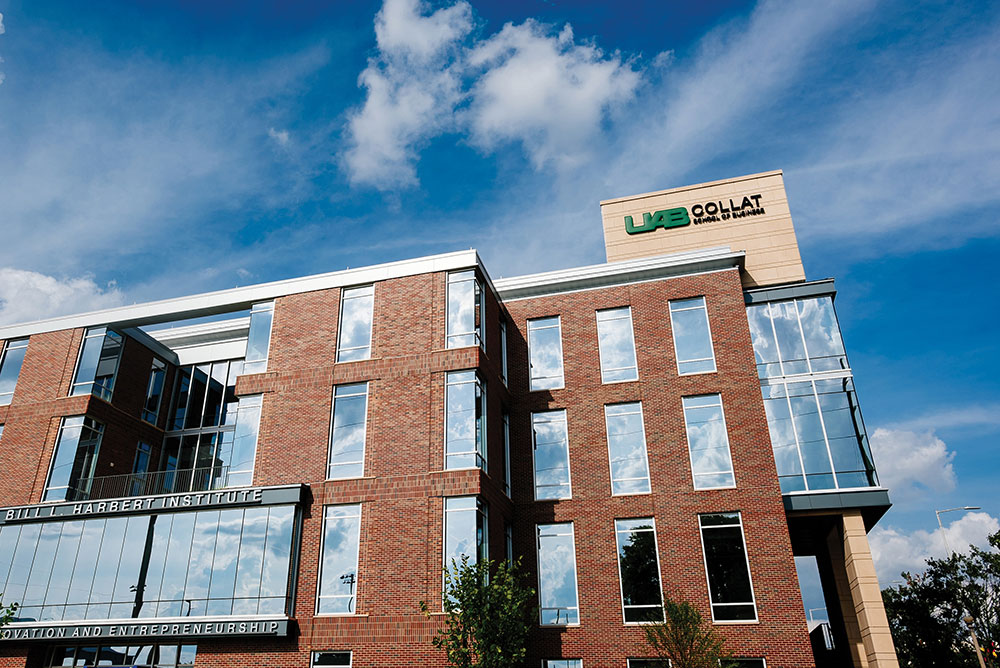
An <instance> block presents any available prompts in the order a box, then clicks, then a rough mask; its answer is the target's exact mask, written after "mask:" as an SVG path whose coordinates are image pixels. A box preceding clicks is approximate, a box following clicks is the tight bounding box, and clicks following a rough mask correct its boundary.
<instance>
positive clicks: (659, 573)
mask: <svg viewBox="0 0 1000 668" xmlns="http://www.w3.org/2000/svg"><path fill="white" fill-rule="evenodd" d="M646 519H649V523H650V524H651V525H652V527H653V528H652V529H651V530H650V531H651V532H652V534H653V548H654V550H655V551H656V576H657V579H658V580H659V581H660V592H659V593H660V605H659V608H660V611H661V613H662V611H663V564H662V563H661V562H660V541H659V539H658V538H657V535H656V519H655V518H654V517H652V516H650V517H649V518H646V517H619V518H615V520H614V522H615V524H614V526H615V561H616V563H617V564H618V596H619V600H620V601H621V604H622V623H624V624H625V626H648V625H649V624H662V623H663V619H662V618H661V619H660V620H649V621H645V622H642V621H640V622H630V621H628V620H627V619H626V617H625V582H624V581H623V580H622V555H621V550H619V549H618V534H619V533H625V532H622V531H619V530H618V523H619V522H621V521H629V520H632V521H635V520H646ZM629 533H631V531H629ZM630 607H633V608H635V607H641V606H634V605H633V606H630ZM644 607H652V606H644Z"/></svg>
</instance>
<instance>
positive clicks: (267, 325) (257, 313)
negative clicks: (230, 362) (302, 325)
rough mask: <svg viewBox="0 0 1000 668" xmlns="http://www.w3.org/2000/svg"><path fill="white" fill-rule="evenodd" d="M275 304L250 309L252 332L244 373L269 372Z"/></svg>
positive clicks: (248, 339) (258, 305)
mask: <svg viewBox="0 0 1000 668" xmlns="http://www.w3.org/2000/svg"><path fill="white" fill-rule="evenodd" d="M273 318H274V302H263V303H260V304H254V305H253V307H252V308H251V309H250V332H249V334H248V335H247V353H246V357H245V358H244V359H245V365H244V367H243V373H263V372H264V371H267V350H268V348H269V347H270V345H271V321H272V320H273Z"/></svg>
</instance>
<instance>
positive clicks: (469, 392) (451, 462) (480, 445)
mask: <svg viewBox="0 0 1000 668" xmlns="http://www.w3.org/2000/svg"><path fill="white" fill-rule="evenodd" d="M475 466H478V467H479V468H481V469H483V470H484V471H485V470H486V382H485V381H483V380H482V379H480V378H479V376H478V375H477V374H476V372H475V371H452V372H450V373H448V374H446V376H445V444H444V467H445V469H463V468H472V467H475Z"/></svg>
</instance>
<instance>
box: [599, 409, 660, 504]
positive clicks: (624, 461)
mask: <svg viewBox="0 0 1000 668" xmlns="http://www.w3.org/2000/svg"><path fill="white" fill-rule="evenodd" d="M604 421H605V424H606V425H607V431H608V459H609V461H610V466H611V493H612V494H614V495H619V494H648V493H649V491H650V487H649V462H648V460H647V458H646V430H645V428H644V427H643V420H642V404H640V403H638V402H636V403H634V404H614V405H611V406H605V407H604Z"/></svg>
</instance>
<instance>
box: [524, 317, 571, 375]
mask: <svg viewBox="0 0 1000 668" xmlns="http://www.w3.org/2000/svg"><path fill="white" fill-rule="evenodd" d="M541 320H555V321H556V324H555V325H546V326H544V327H532V324H531V323H533V322H539V321H541ZM539 329H556V330H558V331H559V337H558V340H559V376H558V378H559V384H558V385H555V386H553V387H539V388H535V387H534V383H535V378H536V377H535V375H534V372H533V371H532V368H533V367H532V364H531V350H532V347H533V346H532V343H531V340H532V338H533V337H532V332H533V331H537V330H539ZM526 331H527V333H528V391H529V392H545V391H551V390H562V389H565V388H566V353H565V351H564V350H563V343H562V316H561V315H547V316H542V317H540V318H528V320H527V325H526ZM538 378H539V379H546V378H557V376H539V377H538Z"/></svg>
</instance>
